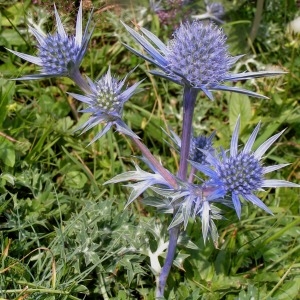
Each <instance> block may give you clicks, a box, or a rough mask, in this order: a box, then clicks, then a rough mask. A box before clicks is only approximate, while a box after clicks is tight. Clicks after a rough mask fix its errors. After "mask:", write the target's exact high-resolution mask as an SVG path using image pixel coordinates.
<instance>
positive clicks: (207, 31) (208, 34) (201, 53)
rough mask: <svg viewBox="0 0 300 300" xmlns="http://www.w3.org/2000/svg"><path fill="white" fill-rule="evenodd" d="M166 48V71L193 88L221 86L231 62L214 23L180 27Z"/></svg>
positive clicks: (222, 38) (222, 36)
mask: <svg viewBox="0 0 300 300" xmlns="http://www.w3.org/2000/svg"><path fill="white" fill-rule="evenodd" d="M167 48H168V51H167V53H166V57H165V58H166V60H167V62H168V69H169V70H170V71H171V72H173V73H174V74H175V75H176V74H180V77H182V78H183V80H186V81H188V83H189V84H190V85H191V86H195V87H197V86H202V85H204V86H205V85H217V84H220V83H222V82H223V81H224V79H225V78H226V77H227V76H228V74H229V70H230V68H231V66H232V64H233V62H234V60H233V58H232V57H231V56H230V55H229V53H228V47H227V45H226V38H225V35H224V33H223V31H222V29H219V28H217V27H216V26H215V25H213V24H208V25H205V24H203V23H201V22H197V21H195V22H193V23H192V24H190V23H185V24H183V25H181V26H180V27H179V28H178V30H177V31H175V33H174V38H173V39H172V40H171V41H170V42H169V43H168V45H167Z"/></svg>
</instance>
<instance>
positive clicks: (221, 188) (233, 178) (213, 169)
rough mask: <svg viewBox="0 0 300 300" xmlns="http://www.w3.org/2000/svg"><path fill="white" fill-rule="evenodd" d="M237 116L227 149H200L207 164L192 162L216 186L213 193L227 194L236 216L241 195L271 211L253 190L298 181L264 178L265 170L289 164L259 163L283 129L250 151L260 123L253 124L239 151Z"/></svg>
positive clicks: (239, 206)
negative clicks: (251, 131) (218, 150)
mask: <svg viewBox="0 0 300 300" xmlns="http://www.w3.org/2000/svg"><path fill="white" fill-rule="evenodd" d="M239 128H240V119H238V121H237V123H236V126H235V129H234V133H233V136H232V140H231V146H230V150H229V151H224V150H221V151H220V152H215V154H212V152H207V151H203V152H204V153H205V154H206V162H208V164H209V166H207V165H202V164H199V163H196V162H191V164H192V165H193V166H194V167H195V168H196V169H198V170H199V171H201V172H203V173H204V174H205V175H207V176H208V177H209V180H208V182H207V183H206V184H205V186H211V187H215V191H214V194H216V195H219V197H225V196H226V195H230V197H231V199H232V203H233V206H234V208H235V211H236V213H237V215H238V217H239V218H240V217H241V202H240V197H241V198H243V199H245V200H247V201H249V202H251V203H253V204H254V205H257V206H258V207H260V208H262V209H264V210H265V211H266V212H268V213H272V212H271V211H270V209H269V208H268V207H267V206H266V205H265V204H264V203H263V202H262V201H261V200H260V199H259V198H258V197H257V196H255V194H254V193H255V192H257V191H260V190H262V188H264V187H275V188H276V187H299V185H298V184H295V183H292V182H289V181H285V180H277V179H265V174H267V173H269V172H272V171H275V170H278V169H281V168H283V167H285V166H287V165H288V164H280V165H275V166H269V167H264V166H263V165H262V163H261V159H262V156H263V155H264V154H265V152H266V151H267V150H268V149H269V148H270V147H271V145H272V144H273V143H274V142H275V141H276V140H277V139H278V138H279V137H280V136H281V134H282V133H283V131H281V132H280V133H278V134H276V135H274V136H272V137H270V138H269V139H268V140H267V141H265V142H264V143H263V144H262V145H261V146H260V147H258V149H257V150H256V151H254V152H252V151H251V149H252V146H253V144H254V141H255V139H256V136H257V133H258V131H259V128H260V123H259V124H258V125H257V126H256V127H255V129H254V131H253V133H252V134H251V136H250V137H249V139H248V141H247V143H246V145H245V147H244V149H243V150H242V151H240V152H238V133H239Z"/></svg>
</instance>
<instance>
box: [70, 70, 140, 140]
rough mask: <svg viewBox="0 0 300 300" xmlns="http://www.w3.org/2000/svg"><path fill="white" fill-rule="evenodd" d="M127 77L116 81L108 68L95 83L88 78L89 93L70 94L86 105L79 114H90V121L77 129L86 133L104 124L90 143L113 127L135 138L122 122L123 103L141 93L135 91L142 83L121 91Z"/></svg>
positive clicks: (137, 90) (138, 90)
mask: <svg viewBox="0 0 300 300" xmlns="http://www.w3.org/2000/svg"><path fill="white" fill-rule="evenodd" d="M129 74H130V73H129ZM129 74H128V75H129ZM128 75H127V76H126V77H125V78H124V79H123V80H118V79H117V78H115V77H113V76H112V75H111V72H110V68H109V69H108V71H107V73H106V74H105V75H103V76H102V77H101V78H100V79H99V80H98V81H96V82H93V81H92V80H90V79H89V78H88V83H89V90H90V91H91V93H89V94H87V95H79V94H73V93H70V95H71V96H73V97H74V98H75V99H77V100H79V101H81V102H83V103H86V104H87V105H88V107H87V108H86V109H84V110H82V111H81V112H87V113H91V117H90V119H89V120H88V121H87V122H86V123H84V124H83V125H82V126H81V127H80V128H79V129H82V128H84V130H83V132H86V131H87V130H89V129H91V128H92V127H94V126H96V125H97V124H100V123H105V124H106V126H105V127H104V128H103V130H102V131H101V132H99V133H98V134H97V135H96V136H95V138H94V139H93V140H92V141H91V143H93V142H94V141H96V140H97V139H99V138H101V137H102V135H103V134H105V133H106V132H107V131H108V130H109V129H110V128H111V127H112V126H113V125H115V126H116V127H117V130H118V131H119V132H121V133H124V134H126V135H130V136H133V137H135V138H137V136H136V135H135V134H134V133H133V132H132V131H131V130H130V129H129V128H128V127H127V125H126V124H125V123H124V122H123V121H122V112H123V106H124V103H125V102H126V101H128V100H129V98H130V97H131V96H132V95H134V94H136V93H138V92H140V91H141V90H140V89H137V87H138V86H139V84H140V83H141V82H142V81H140V82H137V83H135V84H134V85H132V86H131V87H129V88H127V89H125V90H123V86H124V84H125V81H126V79H127V77H128ZM91 143H90V144H91Z"/></svg>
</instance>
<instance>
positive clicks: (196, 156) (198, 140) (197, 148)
mask: <svg viewBox="0 0 300 300" xmlns="http://www.w3.org/2000/svg"><path fill="white" fill-rule="evenodd" d="M214 136H215V133H212V134H211V135H210V136H209V137H206V136H203V135H199V136H197V137H193V138H192V139H191V145H190V159H191V160H192V161H195V162H197V163H199V164H205V162H206V154H205V153H204V152H203V150H204V151H207V152H211V153H213V152H214V147H213V145H212V140H213V138H214Z"/></svg>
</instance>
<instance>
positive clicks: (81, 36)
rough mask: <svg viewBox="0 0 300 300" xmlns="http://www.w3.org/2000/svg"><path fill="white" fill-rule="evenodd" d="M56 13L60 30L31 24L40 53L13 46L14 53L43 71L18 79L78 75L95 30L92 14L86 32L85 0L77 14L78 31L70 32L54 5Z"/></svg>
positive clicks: (31, 30)
mask: <svg viewBox="0 0 300 300" xmlns="http://www.w3.org/2000/svg"><path fill="white" fill-rule="evenodd" d="M54 13H55V18H56V24H57V32H55V33H53V34H45V33H44V32H43V31H41V30H40V29H39V28H37V27H36V28H35V27H33V26H29V30H30V32H31V33H32V34H33V35H34V36H35V37H36V39H37V41H38V56H32V55H28V54H24V53H20V52H17V51H13V50H10V49H7V50H9V51H10V52H12V53H13V54H15V55H17V56H19V57H21V58H23V59H24V60H27V61H29V62H31V63H33V64H36V65H38V66H40V67H41V73H40V74H33V75H26V76H23V77H21V78H18V79H22V80H27V79H41V78H45V77H60V76H65V77H70V78H71V79H75V81H76V78H74V77H76V76H77V73H78V71H79V66H80V64H81V62H82V59H83V57H84V55H85V53H86V50H87V46H88V42H89V40H90V37H91V34H92V31H89V24H90V21H91V16H92V14H91V16H90V18H89V20H88V22H87V25H86V28H85V31H84V33H82V2H81V3H80V7H79V10H78V15H77V22H76V34H75V36H73V35H71V36H70V35H67V33H66V31H65V29H64V27H63V25H62V22H61V19H60V17H59V15H58V12H57V9H56V7H55V5H54Z"/></svg>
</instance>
